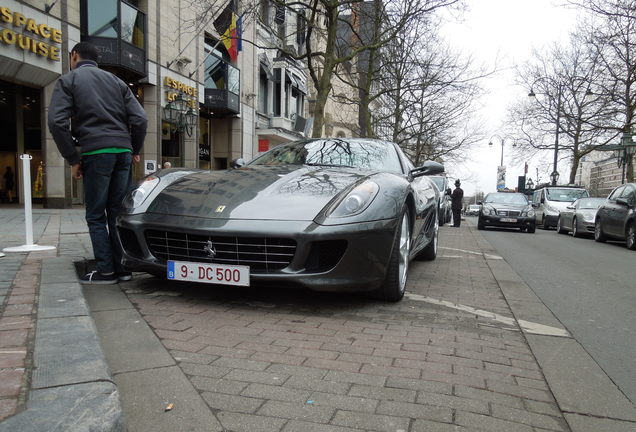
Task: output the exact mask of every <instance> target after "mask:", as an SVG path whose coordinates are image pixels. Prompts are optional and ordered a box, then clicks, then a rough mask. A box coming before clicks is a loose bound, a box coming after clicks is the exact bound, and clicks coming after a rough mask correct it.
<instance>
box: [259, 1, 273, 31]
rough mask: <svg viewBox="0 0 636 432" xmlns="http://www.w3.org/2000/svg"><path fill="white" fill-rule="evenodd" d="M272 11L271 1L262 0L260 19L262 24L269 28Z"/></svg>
mask: <svg viewBox="0 0 636 432" xmlns="http://www.w3.org/2000/svg"><path fill="white" fill-rule="evenodd" d="M270 10H271V6H270V3H269V0H261V3H260V11H259V18H260V19H261V22H262V23H263V24H265V25H266V26H268V27H269V26H270V24H271V18H270Z"/></svg>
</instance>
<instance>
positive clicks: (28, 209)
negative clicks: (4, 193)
mask: <svg viewBox="0 0 636 432" xmlns="http://www.w3.org/2000/svg"><path fill="white" fill-rule="evenodd" d="M20 159H22V189H23V191H24V225H25V228H26V244H24V245H22V246H14V247H6V248H4V249H2V251H3V252H35V251H45V250H53V249H55V246H39V245H36V244H33V209H32V206H31V165H30V161H31V159H33V158H32V157H31V155H28V154H23V155H20Z"/></svg>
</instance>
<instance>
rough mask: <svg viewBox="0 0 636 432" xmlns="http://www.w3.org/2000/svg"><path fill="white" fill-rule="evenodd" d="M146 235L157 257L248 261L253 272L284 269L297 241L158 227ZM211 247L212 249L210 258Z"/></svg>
mask: <svg viewBox="0 0 636 432" xmlns="http://www.w3.org/2000/svg"><path fill="white" fill-rule="evenodd" d="M145 236H146V243H147V244H148V249H149V250H150V252H151V253H152V254H153V255H154V256H155V257H156V258H158V259H162V260H166V261H167V260H175V261H195V262H205V263H216V264H227V265H248V266H250V271H251V272H252V273H270V272H274V271H276V270H280V269H283V268H285V267H287V266H288V265H289V264H290V263H291V260H292V258H293V257H294V253H295V252H296V241H295V240H292V239H285V238H272V237H224V236H223V237H222V236H216V235H200V234H187V233H180V232H170V231H159V230H148V231H146V232H145ZM208 242H211V243H208ZM210 246H212V248H210ZM206 249H207V250H206ZM210 250H213V251H214V253H213V255H214V257H213V258H211V257H210V252H209V251H210Z"/></svg>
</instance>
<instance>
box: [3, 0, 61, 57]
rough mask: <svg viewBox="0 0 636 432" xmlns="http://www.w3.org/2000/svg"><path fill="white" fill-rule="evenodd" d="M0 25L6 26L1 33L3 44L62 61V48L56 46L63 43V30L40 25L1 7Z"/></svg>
mask: <svg viewBox="0 0 636 432" xmlns="http://www.w3.org/2000/svg"><path fill="white" fill-rule="evenodd" d="M0 23H3V24H4V25H5V28H4V29H2V31H0V41H1V42H2V43H3V44H5V45H15V47H16V48H18V49H20V50H23V51H31V52H32V53H34V54H36V55H39V56H42V57H46V58H48V59H49V60H53V61H60V47H59V46H57V45H56V44H60V43H62V31H61V30H59V29H56V28H53V27H50V26H49V25H48V24H45V23H38V22H36V21H35V20H34V19H33V18H29V17H27V16H24V15H23V14H21V13H19V12H13V11H12V10H11V9H9V8H8V7H0ZM36 37H37V38H36Z"/></svg>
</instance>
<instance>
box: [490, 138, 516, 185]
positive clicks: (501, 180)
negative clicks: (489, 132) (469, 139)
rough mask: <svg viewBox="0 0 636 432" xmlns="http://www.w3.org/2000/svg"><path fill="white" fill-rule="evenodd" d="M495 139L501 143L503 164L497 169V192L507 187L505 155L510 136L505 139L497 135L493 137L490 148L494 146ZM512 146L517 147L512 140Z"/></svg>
mask: <svg viewBox="0 0 636 432" xmlns="http://www.w3.org/2000/svg"><path fill="white" fill-rule="evenodd" d="M493 138H499V141H500V142H501V163H500V164H499V167H497V190H499V189H504V188H505V187H506V168H505V167H504V160H503V154H504V143H505V141H506V139H507V138H508V136H506V137H504V138H502V137H500V136H499V135H497V134H495V135H493V136H491V137H490V141H489V142H488V145H489V146H490V147H492V146H493V144H492V140H493ZM511 139H512V138H511ZM512 146H513V147H516V146H517V144H516V143H515V142H514V139H512Z"/></svg>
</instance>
